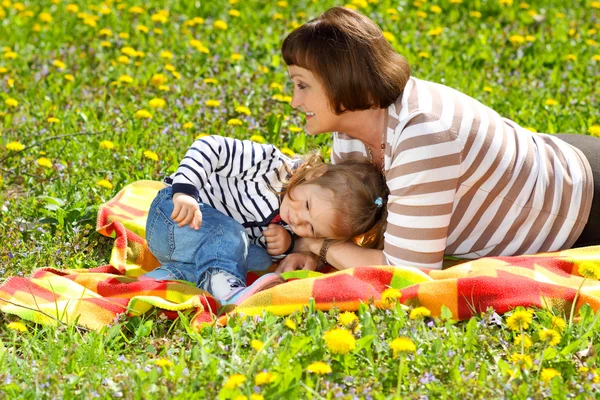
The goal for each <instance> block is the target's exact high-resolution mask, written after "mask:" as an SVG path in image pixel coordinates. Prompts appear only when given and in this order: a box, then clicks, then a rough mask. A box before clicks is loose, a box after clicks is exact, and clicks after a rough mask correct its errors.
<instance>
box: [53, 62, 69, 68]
mask: <svg viewBox="0 0 600 400" xmlns="http://www.w3.org/2000/svg"><path fill="white" fill-rule="evenodd" d="M52 65H54V66H55V67H56V68H58V69H65V68H66V67H67V65H66V64H65V63H64V62H62V61H60V60H54V61H52Z"/></svg>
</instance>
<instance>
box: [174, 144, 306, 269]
mask: <svg viewBox="0 0 600 400" xmlns="http://www.w3.org/2000/svg"><path fill="white" fill-rule="evenodd" d="M294 166H295V162H294V161H293V160H290V159H289V158H288V157H286V156H284V155H283V154H281V152H280V151H279V150H278V149H277V148H276V147H275V146H272V145H263V144H259V143H255V142H251V141H249V140H238V139H232V138H227V137H223V136H205V137H202V138H200V139H198V140H196V141H195V142H194V144H193V145H192V146H191V147H190V149H189V150H188V151H187V153H186V155H185V157H184V158H183V160H182V161H181V163H180V164H179V167H178V168H177V171H176V172H175V173H174V174H173V175H171V176H169V177H167V178H166V179H165V183H167V184H170V185H172V187H173V193H185V194H188V195H190V196H192V197H194V198H196V199H198V200H199V201H201V202H202V203H205V204H208V205H210V206H211V207H213V208H215V209H217V210H219V211H221V212H222V213H224V214H226V215H228V216H230V217H232V218H233V219H235V220H236V221H238V222H239V223H240V224H242V226H244V228H245V229H246V232H247V233H248V236H249V237H250V239H251V241H252V242H253V243H255V244H258V245H260V246H262V247H263V248H265V249H266V242H265V238H264V236H263V235H262V232H263V231H264V230H265V229H266V228H267V226H268V224H269V222H271V220H272V219H273V218H274V217H275V216H276V215H278V214H279V204H280V202H279V196H278V195H277V194H276V192H279V191H281V189H282V187H283V185H284V183H285V181H286V180H287V179H289V176H288V171H291V170H292V169H293V167H294ZM286 229H287V227H286ZM273 258H274V259H278V258H280V256H278V257H273Z"/></svg>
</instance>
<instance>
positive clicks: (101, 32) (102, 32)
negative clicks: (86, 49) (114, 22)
mask: <svg viewBox="0 0 600 400" xmlns="http://www.w3.org/2000/svg"><path fill="white" fill-rule="evenodd" d="M112 35H113V31H112V30H110V29H108V28H102V29H100V30H99V31H98V36H102V37H110V36H112Z"/></svg>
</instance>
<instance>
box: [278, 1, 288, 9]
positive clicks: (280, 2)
mask: <svg viewBox="0 0 600 400" xmlns="http://www.w3.org/2000/svg"><path fill="white" fill-rule="evenodd" d="M288 6H289V4H288V2H287V1H285V0H279V1H278V2H277V7H281V8H287V7H288Z"/></svg>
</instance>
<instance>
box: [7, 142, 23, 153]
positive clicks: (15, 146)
mask: <svg viewBox="0 0 600 400" xmlns="http://www.w3.org/2000/svg"><path fill="white" fill-rule="evenodd" d="M24 148H25V146H23V145H22V144H21V143H19V142H8V143H7V144H6V149H7V150H10V151H21V150H23V149H24Z"/></svg>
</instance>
